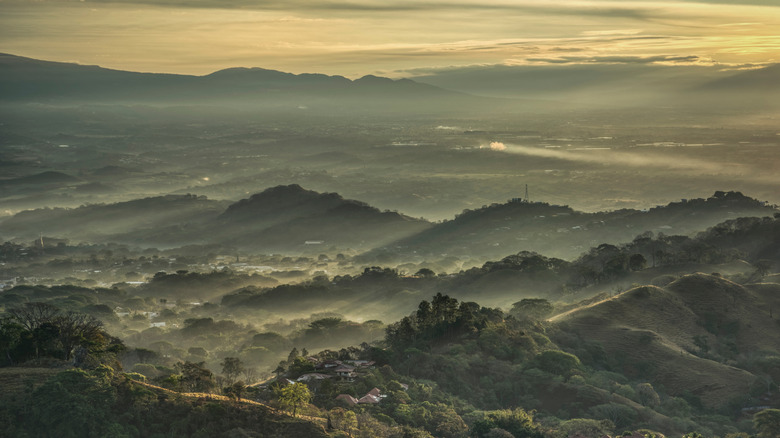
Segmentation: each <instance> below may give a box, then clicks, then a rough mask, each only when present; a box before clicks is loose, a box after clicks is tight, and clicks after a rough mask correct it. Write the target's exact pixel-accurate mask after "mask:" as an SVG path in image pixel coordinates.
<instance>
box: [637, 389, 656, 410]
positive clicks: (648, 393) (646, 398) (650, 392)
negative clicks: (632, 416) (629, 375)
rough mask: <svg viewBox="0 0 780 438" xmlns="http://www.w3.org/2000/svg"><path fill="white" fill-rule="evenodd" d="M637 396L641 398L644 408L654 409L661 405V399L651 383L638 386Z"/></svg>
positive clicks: (640, 401)
mask: <svg viewBox="0 0 780 438" xmlns="http://www.w3.org/2000/svg"><path fill="white" fill-rule="evenodd" d="M636 395H637V396H638V397H639V403H642V404H643V405H644V406H650V407H651V408H654V407H656V406H658V405H660V404H661V398H660V397H659V396H658V393H657V392H655V389H654V388H653V385H651V384H649V383H640V384H639V385H636Z"/></svg>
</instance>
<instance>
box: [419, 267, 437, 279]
mask: <svg viewBox="0 0 780 438" xmlns="http://www.w3.org/2000/svg"><path fill="white" fill-rule="evenodd" d="M414 276H415V277H421V278H431V277H435V276H436V273H435V272H433V270H431V269H428V268H421V269H420V270H419V271H417V272H416V273H415V274H414Z"/></svg>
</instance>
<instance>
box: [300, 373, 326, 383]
mask: <svg viewBox="0 0 780 438" xmlns="http://www.w3.org/2000/svg"><path fill="white" fill-rule="evenodd" d="M332 377H333V376H329V375H327V374H320V373H309V374H304V375H302V376H301V377H298V379H297V380H298V381H299V382H311V381H315V380H325V379H330V378H332Z"/></svg>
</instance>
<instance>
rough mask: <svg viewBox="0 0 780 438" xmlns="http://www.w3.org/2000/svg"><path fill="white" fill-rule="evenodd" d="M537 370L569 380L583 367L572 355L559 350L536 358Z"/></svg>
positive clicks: (550, 351)
mask: <svg viewBox="0 0 780 438" xmlns="http://www.w3.org/2000/svg"><path fill="white" fill-rule="evenodd" d="M534 364H535V365H536V367H537V368H539V369H540V370H542V371H545V372H548V373H550V374H555V375H557V376H563V377H566V378H569V377H570V376H571V375H572V374H574V372H575V371H577V370H579V368H580V366H581V365H582V364H581V362H580V359H579V358H578V357H577V356H575V355H573V354H570V353H566V352H563V351H558V350H547V351H543V352H541V353H539V354H538V355H537V356H536V357H535V358H534Z"/></svg>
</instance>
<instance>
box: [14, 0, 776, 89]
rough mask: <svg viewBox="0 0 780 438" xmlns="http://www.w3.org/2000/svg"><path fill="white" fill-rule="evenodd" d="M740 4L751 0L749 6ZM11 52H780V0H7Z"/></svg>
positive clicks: (226, 58) (88, 55) (366, 60)
mask: <svg viewBox="0 0 780 438" xmlns="http://www.w3.org/2000/svg"><path fill="white" fill-rule="evenodd" d="M737 3H739V4H737ZM0 52H4V53H10V54H14V55H21V56H27V57H32V58H38V59H46V60H52V61H70V62H78V63H81V64H97V65H101V66H104V67H109V68H116V69H123V70H133V71H150V72H168V73H187V74H208V73H211V72H213V71H216V70H219V69H223V68H228V67H236V66H244V67H264V68H269V69H276V70H283V71H289V72H293V73H303V72H317V73H326V74H339V75H344V76H348V77H359V76H362V75H365V74H383V75H386V76H408V75H410V74H413V72H415V71H421V70H427V69H435V68H443V67H448V66H466V65H492V64H540V65H544V64H556V65H560V64H566V63H636V62H640V63H665V64H705V65H707V64H718V65H723V66H726V67H729V68H738V67H742V66H751V65H757V64H758V65H760V64H767V63H776V62H780V0H752V1H751V0H749V1H740V2H737V1H728V0H709V1H704V0H702V1H700V2H694V1H669V2H644V1H633V0H622V1H601V0H593V1H567V0H564V1H547V0H514V1H512V0H486V1H475V0H429V1H419V0H416V1H413V0H402V1H392V0H381V1H380V0H343V1H342V0H328V1H316V0H288V1H283V0H268V1H264V0H114V1H111V0H102V1H101V0H97V1H96V0H84V1H76V0H73V1H71V0H50V1H46V0H0Z"/></svg>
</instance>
